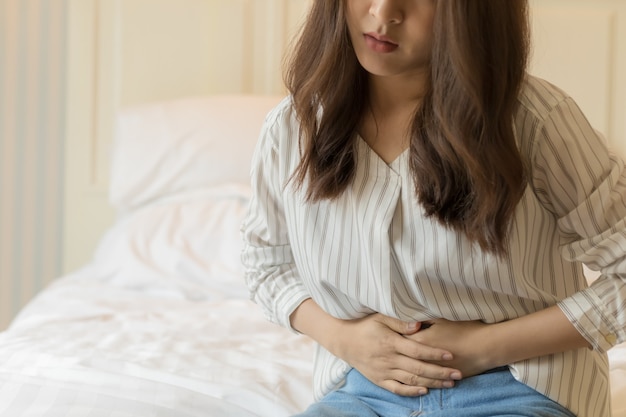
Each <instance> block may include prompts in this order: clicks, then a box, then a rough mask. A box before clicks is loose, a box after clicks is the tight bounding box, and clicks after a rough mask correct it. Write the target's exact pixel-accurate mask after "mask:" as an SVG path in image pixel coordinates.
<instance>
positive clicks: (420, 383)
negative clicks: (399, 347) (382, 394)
mask: <svg viewBox="0 0 626 417" xmlns="http://www.w3.org/2000/svg"><path fill="white" fill-rule="evenodd" d="M392 375H393V377H392V378H393V379H394V380H396V381H398V382H401V383H403V384H404V385H410V386H414V387H426V388H452V387H453V386H454V383H455V381H458V380H460V379H461V373H460V372H459V371H458V370H456V369H453V368H447V367H442V366H439V365H436V364H431V363H426V362H419V361H414V360H412V359H410V358H404V359H403V361H401V363H400V366H399V367H398V368H397V369H395V370H394V371H393V373H392Z"/></svg>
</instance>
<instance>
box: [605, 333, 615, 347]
mask: <svg viewBox="0 0 626 417" xmlns="http://www.w3.org/2000/svg"><path fill="white" fill-rule="evenodd" d="M604 339H605V340H606V341H607V342H608V343H609V344H610V345H611V346H613V345H615V343H617V336H615V334H614V333H609V334H607V335H606V336H605V337H604Z"/></svg>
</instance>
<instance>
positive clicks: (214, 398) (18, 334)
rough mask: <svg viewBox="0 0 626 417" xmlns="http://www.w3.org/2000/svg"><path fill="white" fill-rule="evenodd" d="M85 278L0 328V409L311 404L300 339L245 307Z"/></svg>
mask: <svg viewBox="0 0 626 417" xmlns="http://www.w3.org/2000/svg"><path fill="white" fill-rule="evenodd" d="M94 274H96V275H97V271H94V270H93V269H91V268H89V267H88V268H85V269H84V270H82V271H80V273H78V274H77V275H74V276H71V277H67V278H64V279H62V280H60V281H59V282H57V283H56V284H55V285H54V286H52V287H51V288H49V289H48V290H46V291H45V292H44V293H43V294H41V295H40V296H39V298H37V299H36V300H35V301H34V302H33V303H32V304H31V305H30V307H29V308H28V309H27V310H26V311H25V312H24V313H23V315H22V316H21V317H20V319H19V320H18V322H17V323H16V324H15V325H14V326H13V327H12V328H11V329H10V331H8V332H5V333H3V334H0V364H1V366H0V416H3V417H4V416H6V417H16V416H50V417H57V416H58V417H60V416H76V417H78V416H80V417H87V416H168V417H183V416H184V417H191V416H203V417H206V416H242V417H248V416H250V417H252V416H267V417H280V416H288V415H290V414H292V413H295V412H296V411H298V410H300V409H302V408H303V407H305V406H306V405H307V404H308V403H310V402H311V401H312V398H311V392H310V387H311V366H312V354H313V353H312V346H311V343H310V341H308V340H307V339H306V338H304V337H302V336H298V335H295V334H292V333H290V332H287V331H285V330H284V329H281V328H279V327H277V326H275V325H272V324H270V323H268V322H266V320H265V319H264V318H263V316H262V314H261V313H260V311H259V310H258V308H257V306H256V305H254V304H252V303H251V302H249V301H247V300H243V299H235V298H230V299H229V298H225V299H218V300H204V301H190V300H188V299H187V298H186V297H185V296H184V294H181V293H180V291H178V290H176V289H174V288H173V289H172V292H171V293H170V294H167V293H166V292H164V291H161V294H160V295H159V296H156V295H143V294H142V293H141V292H138V291H136V290H132V289H128V288H119V287H116V286H112V285H110V283H108V282H107V281H106V280H98V279H96V280H94V279H91V278H92V277H93V276H94ZM161 289H162V290H163V288H161Z"/></svg>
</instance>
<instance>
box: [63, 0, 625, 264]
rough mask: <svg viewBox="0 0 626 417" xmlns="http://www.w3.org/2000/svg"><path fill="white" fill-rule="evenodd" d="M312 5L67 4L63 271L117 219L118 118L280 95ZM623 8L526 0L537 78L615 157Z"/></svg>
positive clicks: (616, 3)
mask: <svg viewBox="0 0 626 417" xmlns="http://www.w3.org/2000/svg"><path fill="white" fill-rule="evenodd" d="M310 1H313V0H226V1H225V0H68V2H67V4H68V7H69V15H68V21H69V23H68V31H69V32H68V36H67V39H68V42H69V43H68V48H69V58H68V74H69V76H68V99H69V103H70V105H69V110H68V117H67V143H66V149H67V151H66V167H67V168H66V184H65V192H66V199H65V208H66V214H65V234H64V243H63V245H64V253H65V255H64V256H65V258H64V270H65V271H66V272H69V271H71V270H73V269H75V268H77V267H79V266H81V265H82V264H84V263H85V262H86V261H87V260H88V259H89V258H90V256H91V254H92V251H93V249H94V247H95V244H96V242H97V240H98V239H99V238H100V236H101V234H102V232H103V230H105V228H106V227H108V226H109V225H110V224H111V223H112V221H113V212H112V210H111V209H110V208H109V206H108V203H107V176H108V166H109V165H108V164H109V161H108V156H109V155H108V152H109V148H110V145H111V139H112V132H113V120H114V116H115V113H116V111H117V110H118V109H120V108H121V107H124V106H127V105H132V104H137V103H141V102H147V101H152V100H165V99H172V98H177V97H182V96H197V95H205V94H220V93H256V94H275V93H280V92H281V91H282V90H283V87H282V83H281V60H282V56H283V53H284V51H285V49H286V47H287V45H288V43H289V41H290V40H291V38H292V35H293V33H294V32H295V30H296V28H297V27H298V25H299V22H300V21H301V20H302V18H303V16H304V13H305V11H306V9H307V6H308V4H309V2H310ZM337 1H339V0H337ZM625 3H626V2H624V1H623V0H531V5H532V7H533V28H534V38H535V48H534V55H533V66H532V72H534V73H536V74H538V75H540V76H543V77H545V78H547V79H549V80H551V81H553V82H554V83H556V84H557V85H560V86H561V87H562V88H564V89H565V90H567V91H568V92H570V93H571V94H572V95H573V96H574V98H575V99H576V100H577V101H578V102H579V104H580V105H581V106H582V107H583V110H584V111H585V112H586V113H587V115H588V116H589V118H590V120H591V122H592V123H593V124H594V126H596V128H597V129H598V130H600V131H602V132H603V133H605V134H606V135H607V136H608V138H609V140H610V141H611V143H612V145H613V146H614V147H615V148H616V149H617V150H618V152H620V153H621V154H622V155H626V144H625V143H624V141H625V138H626V45H625V44H624V42H626V23H625V20H626V4H625Z"/></svg>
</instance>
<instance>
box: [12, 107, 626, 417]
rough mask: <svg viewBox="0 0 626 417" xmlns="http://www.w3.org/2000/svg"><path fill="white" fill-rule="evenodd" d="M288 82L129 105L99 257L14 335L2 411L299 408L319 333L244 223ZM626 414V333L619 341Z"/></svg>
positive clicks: (619, 416)
mask: <svg viewBox="0 0 626 417" xmlns="http://www.w3.org/2000/svg"><path fill="white" fill-rule="evenodd" d="M279 100H280V97H275V96H212V97H197V98H188V99H180V100H174V101H167V102H156V103H149V104H145V105H141V106H135V107H132V108H127V109H124V110H123V111H122V112H120V113H119V116H118V117H117V125H116V134H115V143H114V148H113V151H112V164H111V175H110V188H109V199H110V203H111V205H112V206H113V207H115V210H116V212H117V218H116V221H115V223H114V224H113V225H112V226H111V227H110V228H109V230H108V231H107V232H106V233H105V235H104V236H103V237H102V239H101V240H100V243H99V245H98V248H97V250H96V251H95V253H94V255H93V257H92V260H91V261H90V262H89V263H88V264H87V265H85V266H84V267H83V268H81V269H79V270H77V271H76V272H74V273H72V274H70V275H67V276H64V277H61V278H59V279H58V280H56V281H55V282H54V283H53V284H52V285H50V286H49V287H47V288H46V289H45V290H43V291H42V292H41V293H40V294H39V295H38V296H37V297H35V298H34V299H33V300H32V301H31V302H30V303H29V304H28V305H27V306H26V307H25V308H24V309H23V310H22V311H21V312H20V314H19V315H18V316H17V318H16V319H15V320H14V321H13V323H12V324H11V326H10V327H9V329H8V330H7V331H5V332H3V333H0V416H2V417H16V416H24V417H30V416H50V417H60V416H64V417H66V416H76V417H78V416H80V417H87V416H89V417H92V416H93V417H97V416H111V417H122V416H142V417H148V416H167V417H192V416H203V417H206V416H241V417H249V416H250V417H252V416H255V417H265V416H267V417H281V416H289V415H291V414H293V413H295V412H297V411H299V410H301V409H303V408H304V407H306V405H307V404H309V403H310V402H311V401H313V398H312V392H311V385H312V383H311V382H312V381H311V380H312V364H313V345H312V342H311V341H310V340H308V339H307V338H306V337H304V336H299V335H296V334H293V333H291V332H289V331H287V330H285V329H282V328H280V327H278V326H276V325H273V324H270V323H269V322H267V321H266V320H265V318H264V317H263V314H262V313H261V311H260V309H259V308H258V307H257V306H256V305H255V304H253V303H252V302H250V301H249V299H248V293H247V289H246V288H245V284H244V281H243V272H242V267H241V265H240V263H239V254H240V250H241V242H240V235H239V227H240V224H241V221H242V219H243V216H244V213H245V210H246V206H247V200H248V198H249V195H250V189H249V186H248V172H249V162H250V158H251V155H252V152H253V148H254V145H255V142H256V139H257V136H258V131H259V129H260V126H261V124H262V122H263V119H264V116H265V114H266V113H267V112H268V111H269V109H270V108H271V107H273V106H274V105H276V104H277V103H278V101H279ZM610 358H611V366H612V367H611V380H612V384H613V413H614V414H613V415H614V416H615V417H625V416H626V346H618V347H616V348H615V349H614V350H613V351H611V353H610Z"/></svg>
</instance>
